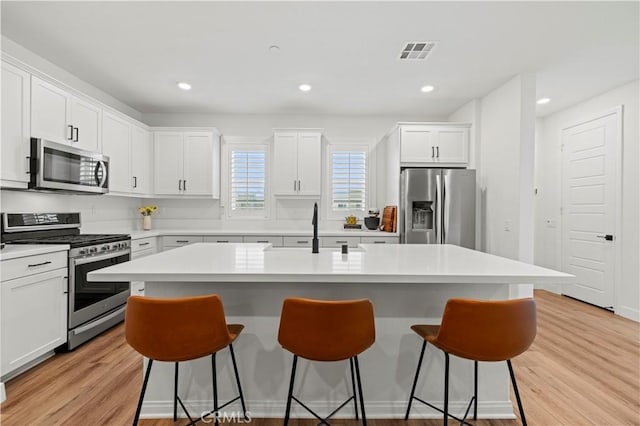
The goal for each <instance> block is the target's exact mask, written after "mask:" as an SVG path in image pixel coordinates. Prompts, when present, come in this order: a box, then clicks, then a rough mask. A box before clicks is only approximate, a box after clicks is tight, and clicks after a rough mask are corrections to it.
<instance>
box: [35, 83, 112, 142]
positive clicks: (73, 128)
mask: <svg viewBox="0 0 640 426" xmlns="http://www.w3.org/2000/svg"><path fill="white" fill-rule="evenodd" d="M101 123H102V109H101V108H100V107H99V106H98V105H97V104H94V103H92V102H89V101H88V100H85V99H82V98H79V97H77V96H74V95H71V94H70V93H68V92H67V91H65V90H64V89H62V88H60V87H58V86H56V85H54V84H51V83H49V82H46V81H44V80H41V79H39V78H38V77H35V76H32V77H31V136H32V137H35V138H42V139H48V140H51V141H54V142H58V143H63V144H68V145H72V146H74V147H76V148H80V149H84V150H87V151H92V152H99V151H100V150H101V146H100V145H101V144H100V141H101V138H100V136H101Z"/></svg>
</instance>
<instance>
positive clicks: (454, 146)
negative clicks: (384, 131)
mask: <svg viewBox="0 0 640 426" xmlns="http://www.w3.org/2000/svg"><path fill="white" fill-rule="evenodd" d="M468 162H469V125H468V124H455V123H454V124H416V125H401V126H400V163H401V165H403V166H425V165H426V166H432V167H465V166H466V165H467V164H468Z"/></svg>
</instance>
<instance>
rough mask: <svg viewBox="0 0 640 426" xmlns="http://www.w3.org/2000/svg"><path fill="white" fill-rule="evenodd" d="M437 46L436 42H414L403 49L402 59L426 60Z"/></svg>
mask: <svg viewBox="0 0 640 426" xmlns="http://www.w3.org/2000/svg"><path fill="white" fill-rule="evenodd" d="M435 45H436V42H435V41H412V42H410V43H407V44H406V46H405V47H404V49H402V52H400V59H426V58H427V56H429V53H431V51H432V50H433V48H434V47H435Z"/></svg>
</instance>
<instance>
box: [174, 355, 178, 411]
mask: <svg viewBox="0 0 640 426" xmlns="http://www.w3.org/2000/svg"><path fill="white" fill-rule="evenodd" d="M173 371H174V375H173V421H174V422H175V421H176V420H178V363H177V362H176V363H175V366H174V368H173Z"/></svg>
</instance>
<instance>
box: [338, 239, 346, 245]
mask: <svg viewBox="0 0 640 426" xmlns="http://www.w3.org/2000/svg"><path fill="white" fill-rule="evenodd" d="M336 243H337V244H347V242H346V241H341V240H336Z"/></svg>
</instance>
